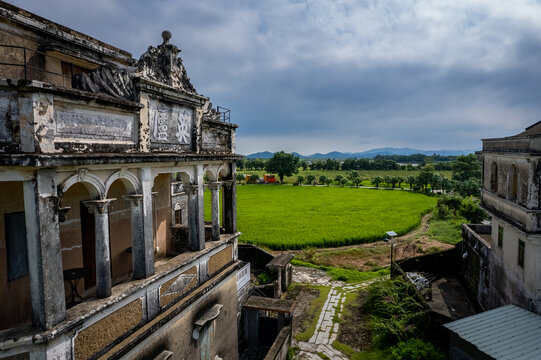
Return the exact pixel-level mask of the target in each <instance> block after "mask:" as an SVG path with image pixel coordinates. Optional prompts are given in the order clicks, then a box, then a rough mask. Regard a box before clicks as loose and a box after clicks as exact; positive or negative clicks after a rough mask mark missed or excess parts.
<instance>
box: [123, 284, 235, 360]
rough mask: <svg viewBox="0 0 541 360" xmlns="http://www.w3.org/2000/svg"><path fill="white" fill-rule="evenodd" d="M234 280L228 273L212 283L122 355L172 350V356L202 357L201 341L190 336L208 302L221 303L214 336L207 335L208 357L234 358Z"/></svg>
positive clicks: (133, 356)
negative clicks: (226, 277)
mask: <svg viewBox="0 0 541 360" xmlns="http://www.w3.org/2000/svg"><path fill="white" fill-rule="evenodd" d="M236 286H237V284H236V277H235V276H231V277H229V279H228V280H227V281H226V282H223V283H222V284H221V285H219V286H217V287H215V288H214V289H212V290H211V291H210V292H209V293H207V294H201V297H200V298H199V299H198V300H197V301H196V302H195V303H194V304H192V305H191V306H189V307H188V308H187V309H186V310H185V311H183V312H181V313H180V314H179V315H177V316H176V317H175V319H174V320H171V322H170V325H168V326H163V327H161V328H159V329H158V330H157V331H156V332H154V333H153V334H152V335H150V336H149V337H148V338H147V339H145V340H144V341H142V342H141V343H140V344H139V345H137V347H136V348H135V349H134V350H133V351H131V352H130V353H129V354H128V355H126V358H130V359H152V358H154V357H155V356H157V355H158V354H159V353H160V352H161V351H163V350H168V351H172V352H173V358H175V359H194V360H198V359H202V357H201V351H202V350H203V348H204V347H205V344H203V343H202V341H205V340H204V339H202V338H200V339H201V340H199V341H197V340H194V339H193V337H192V332H193V329H194V323H195V321H196V320H197V319H198V318H199V317H200V316H201V315H202V314H203V313H204V312H205V311H206V310H207V309H209V308H210V307H211V306H212V305H214V304H222V305H223V308H222V309H221V311H220V315H219V316H218V317H217V318H216V320H214V323H215V324H214V326H215V330H214V336H213V338H211V339H207V340H206V341H209V343H207V344H206V346H208V347H209V348H210V349H211V354H210V355H211V356H210V357H209V358H210V359H214V357H215V356H216V355H218V356H219V357H221V358H222V359H224V360H233V359H237V358H238V350H237V325H236V324H237V297H236V292H237V287H236Z"/></svg>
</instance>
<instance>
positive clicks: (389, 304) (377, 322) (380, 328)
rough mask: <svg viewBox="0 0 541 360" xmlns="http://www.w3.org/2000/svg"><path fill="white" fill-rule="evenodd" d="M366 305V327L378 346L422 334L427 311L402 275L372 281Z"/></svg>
mask: <svg viewBox="0 0 541 360" xmlns="http://www.w3.org/2000/svg"><path fill="white" fill-rule="evenodd" d="M366 306H367V309H368V311H369V313H370V321H369V326H370V328H371V330H372V333H373V334H374V341H375V343H376V344H377V345H378V347H380V348H383V347H385V346H387V345H393V344H396V343H398V342H400V341H405V340H406V339H409V338H411V337H414V336H415V337H417V336H420V335H422V334H424V331H425V329H426V325H427V316H426V315H427V310H426V309H425V307H424V306H423V304H421V302H420V301H419V300H418V299H417V298H416V293H415V290H414V289H413V286H412V284H411V283H410V282H409V281H407V280H405V279H404V278H403V277H397V278H396V279H387V280H384V281H376V282H374V283H372V284H371V285H370V286H369V288H368V300H367V302H366Z"/></svg>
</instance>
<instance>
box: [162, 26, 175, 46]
mask: <svg viewBox="0 0 541 360" xmlns="http://www.w3.org/2000/svg"><path fill="white" fill-rule="evenodd" d="M172 36H173V34H171V31H169V30H164V31H162V39H163V43H162V45H164V44H169V40H170V39H171V37H172Z"/></svg>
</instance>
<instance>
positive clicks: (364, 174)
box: [237, 170, 451, 188]
mask: <svg viewBox="0 0 541 360" xmlns="http://www.w3.org/2000/svg"><path fill="white" fill-rule="evenodd" d="M356 171H357V172H358V173H359V176H360V177H361V178H362V179H363V182H362V184H361V186H373V185H372V183H371V180H372V179H373V178H374V177H376V176H380V177H382V178H383V177H384V176H401V177H403V178H404V179H407V177H408V176H417V175H419V170H412V171H407V170H356ZM237 173H239V174H257V175H258V176H259V177H260V178H262V177H263V175H264V174H267V172H266V171H265V170H238V171H237ZM349 173H350V171H345V170H300V171H299V173H298V174H295V175H293V176H286V177H284V183H286V184H293V183H294V182H295V181H297V176H299V175H300V176H304V178H305V181H306V177H307V176H308V175H313V176H315V177H316V180H317V181H319V177H320V176H321V175H325V176H326V177H328V178H331V179H334V178H335V177H336V176H337V175H342V176H343V177H345V178H347V175H348V174H349ZM435 173H438V174H441V175H443V176H445V177H446V178H451V171H435ZM276 178H277V179H278V176H277V177H276ZM333 185H334V186H337V184H336V183H333ZM382 186H383V184H381V185H380V187H382ZM397 187H398V185H397ZM401 187H403V188H408V187H409V185H408V184H406V183H402V186H401Z"/></svg>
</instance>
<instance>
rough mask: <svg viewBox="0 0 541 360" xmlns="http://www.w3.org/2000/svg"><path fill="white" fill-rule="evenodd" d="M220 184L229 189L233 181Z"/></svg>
mask: <svg viewBox="0 0 541 360" xmlns="http://www.w3.org/2000/svg"><path fill="white" fill-rule="evenodd" d="M222 184H224V186H225V187H226V188H228V189H231V187H232V186H233V184H234V182H233V180H224V181H222Z"/></svg>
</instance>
